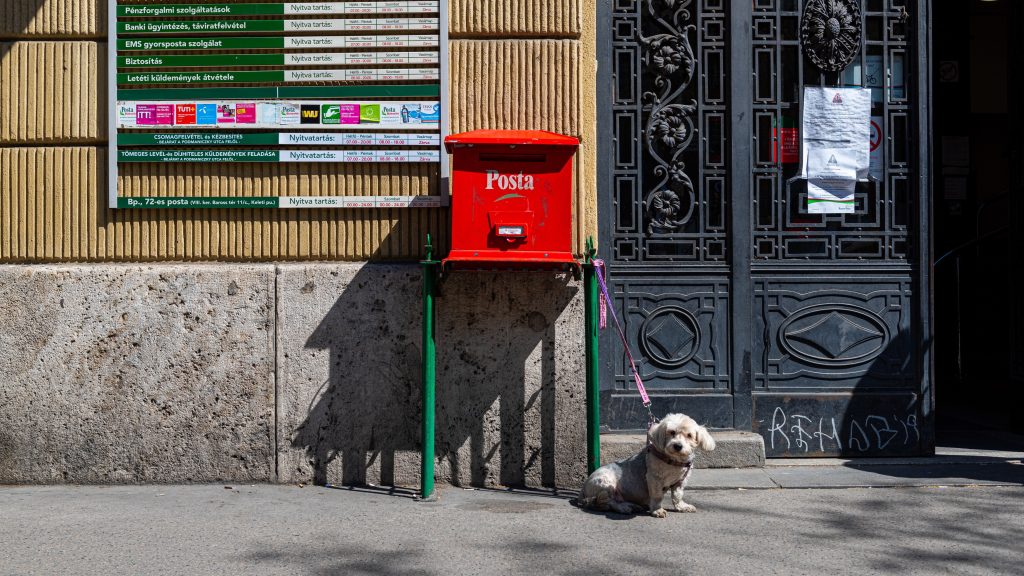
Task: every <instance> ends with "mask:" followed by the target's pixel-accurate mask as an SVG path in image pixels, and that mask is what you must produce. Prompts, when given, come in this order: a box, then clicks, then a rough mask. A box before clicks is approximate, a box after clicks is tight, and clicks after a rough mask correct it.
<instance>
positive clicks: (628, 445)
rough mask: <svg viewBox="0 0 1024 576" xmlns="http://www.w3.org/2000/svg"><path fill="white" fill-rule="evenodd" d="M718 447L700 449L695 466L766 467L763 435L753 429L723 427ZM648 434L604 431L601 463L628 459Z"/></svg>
mask: <svg viewBox="0 0 1024 576" xmlns="http://www.w3.org/2000/svg"><path fill="white" fill-rule="evenodd" d="M711 435H712V436H714V438H715V449H714V450H712V451H711V452H704V451H698V452H697V454H696V455H695V457H694V463H693V465H694V467H695V468H760V467H763V466H764V438H762V437H761V435H760V434H755V433H753V432H741V431H738V430H724V431H721V432H712V434H711ZM646 443H647V437H646V436H644V435H643V434H602V435H601V463H602V464H607V463H609V462H615V461H617V460H622V459H623V458H628V457H630V456H632V455H634V454H636V453H637V452H639V451H640V450H642V449H643V448H644V446H645V445H646Z"/></svg>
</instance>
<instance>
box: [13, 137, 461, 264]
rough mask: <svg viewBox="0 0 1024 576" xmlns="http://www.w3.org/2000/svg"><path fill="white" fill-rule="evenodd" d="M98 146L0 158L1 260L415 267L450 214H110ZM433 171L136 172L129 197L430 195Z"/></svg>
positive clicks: (172, 168)
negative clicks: (403, 263) (397, 263)
mask: <svg viewBox="0 0 1024 576" xmlns="http://www.w3.org/2000/svg"><path fill="white" fill-rule="evenodd" d="M105 162H106V149H105V148H94V147H22V148H2V149H0V261H4V262H32V261H34V262H41V261H154V260H193V261H195V260H326V259H331V260H366V259H402V260H408V259H415V258H419V257H421V255H422V252H423V244H424V240H425V235H426V234H427V233H428V232H429V233H431V234H432V235H433V237H434V238H436V239H441V241H442V244H441V246H440V249H442V250H446V249H447V246H446V245H445V244H444V240H445V236H444V235H442V234H440V231H441V230H443V229H446V228H447V226H448V224H447V211H446V210H437V209H421V208H416V209H408V208H402V209H399V208H395V209H372V210H370V209H367V210H362V209H360V210H329V209H323V210H108V209H107V208H106V178H105V174H104V173H105V167H106V164H105ZM436 180H437V169H436V167H431V166H429V165H426V164H403V165H391V164H366V165H357V166H353V167H350V168H347V169H346V171H345V173H344V174H336V173H333V171H332V170H331V168H330V166H328V165H302V164H246V165H243V164H223V165H206V164H175V165H163V164H136V165H125V166H123V167H122V175H121V181H120V185H121V186H122V188H125V187H130V188H131V189H132V191H133V192H132V193H134V194H140V195H141V194H153V195H166V196H175V195H188V194H192V193H195V190H196V188H197V187H199V186H201V187H202V189H203V190H205V192H206V194H208V195H218V196H243V195H257V196H260V195H264V196H270V195H278V194H285V193H287V194H292V195H339V196H340V195H353V196H363V195H384V194H407V195H427V194H430V193H431V191H432V190H433V189H434V187H435V186H436Z"/></svg>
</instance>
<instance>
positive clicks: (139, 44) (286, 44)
mask: <svg viewBox="0 0 1024 576" xmlns="http://www.w3.org/2000/svg"><path fill="white" fill-rule="evenodd" d="M437 45H438V37H437V35H436V34H385V35H376V34H374V35H360V36H238V37H224V38H216V37H205V38H131V39H127V40H125V39H122V40H118V41H117V49H118V51H127V52H131V51H150V50H237V49H243V48H245V49H250V48H251V49H273V48H332V49H333V48H429V47H436V46H437Z"/></svg>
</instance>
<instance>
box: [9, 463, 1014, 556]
mask: <svg viewBox="0 0 1024 576" xmlns="http://www.w3.org/2000/svg"><path fill="white" fill-rule="evenodd" d="M996 466H999V467H1004V466H1016V468H1013V469H1012V471H1016V470H1017V469H1019V468H1020V469H1024V467H1022V466H1019V465H1011V464H1004V465H996ZM928 468H930V467H919V472H922V471H925V472H926V471H927V469H928ZM994 470H995V469H986V470H981V469H980V467H978V466H976V467H974V468H972V469H971V470H961V471H959V472H960V473H959V475H958V474H953V473H952V471H949V470H945V471H942V472H941V473H940V472H939V471H938V470H936V471H934V472H933V473H923V474H919V476H921V477H923V476H928V478H926V479H922V478H920V477H918V478H914V479H913V480H914V481H921V482H933V481H937V480H941V479H945V478H956V477H963V480H964V481H965V482H966V481H969V482H971V483H973V484H975V485H973V486H970V487H938V486H934V485H933V486H931V487H921V488H851V489H827V490H825V489H818V488H810V489H805V490H786V489H778V488H771V487H769V486H764V487H766V488H768V489H764V490H749V489H747V490H735V489H734V490H728V489H724V488H727V487H728V486H727V485H728V484H730V481H729V478H728V476H729V474H730V473H733V472H736V473H741V472H742V473H745V472H747V471H729V470H697V471H695V473H694V476H695V477H696V483H697V484H699V485H702V486H706V487H709V488H718V489H694V490H690V491H688V495H687V501H688V502H690V503H692V504H694V505H695V506H697V508H698V509H699V510H698V512H697V513H695V514H670V515H669V517H668V518H667V519H664V520H661V519H656V518H652V517H649V516H646V515H643V516H624V515H616V514H601V513H592V512H586V511H581V510H579V509H577V508H575V507H574V506H573V505H572V504H571V503H570V500H569V496H570V495H566V494H557V493H539V492H522V491H499V490H465V489H460V488H452V487H447V488H444V489H442V490H441V491H440V493H439V499H438V501H436V502H429V503H423V502H417V501H415V500H414V498H413V496H414V494H413V492H411V491H404V490H387V489H374V488H358V489H357V488H326V487H305V488H300V487H297V486H280V485H277V486H274V485H255V486H249V485H233V486H221V485H217V486H209V485H206V486H154V485H150V486H112V487H84V486H40V487H32V486H8V487H0V516H2V521H0V549H2V550H3V552H2V554H0V574H4V575H7V574H18V575H20V574H76V575H93V574H95V575H104V576H106V575H110V574H173V575H175V576H182V575H193V574H268V575H329V574H330V575H333V574H345V575H364V574H365V575H435V574H436V575H438V576H451V575H453V574H487V575H494V574H545V575H547V574H566V575H588V576H590V575H596V574H662V575H665V574H673V575H674V574H730V575H735V574H786V575H787V576H792V575H797V574H830V575H835V574H887V575H888V574H894V573H899V574H928V575H935V574H958V575H959V574H1020V572H1021V553H1020V550H1021V548H1020V546H1021V542H1024V488H1022V487H1020V486H1011V487H1007V486H990V485H982V484H987V483H991V482H993V481H999V482H1004V480H993V478H992V477H993V476H999V477H1002V476H1001V475H1002V474H1004V473H1005V472H1007V471H1005V470H1004V471H996V472H995V473H993V471H994ZM759 472H762V473H763V474H764V477H765V478H768V479H769V480H771V482H772V483H774V484H783V485H787V486H804V485H812V484H815V483H819V484H820V483H824V482H823V481H821V480H818V481H814V480H812V479H810V476H811V475H812V473H813V475H818V476H819V477H826V478H827V477H832V478H833V479H838V478H840V477H843V476H844V475H846V474H848V473H849V472H848V471H846V470H841V469H839V468H837V467H814V468H812V467H786V468H781V467H778V468H769V469H765V470H764V471H759ZM858 472H862V473H863V472H864V471H858ZM893 472H894V470H886V471H879V470H878V469H874V470H871V471H868V472H867V473H869V474H875V475H883V476H884V475H886V474H892V473H893ZM801 474H805V475H804V476H801ZM982 476H984V477H982ZM892 477H896V476H892ZM786 478H789V479H788V480H787V479H786ZM904 480H906V478H904ZM1021 480H1022V477H1021V476H1016V477H1014V479H1013V481H1012V482H1011V481H1009V480H1005V482H1006V483H1008V484H1009V483H1013V484H1021ZM855 481H860V480H859V479H855ZM747 483H748V484H749V485H750V486H751V487H755V486H754V484H755V483H754V482H747ZM936 483H937V484H942V483H945V480H942V481H941V482H936ZM733 484H740V482H734V483H733ZM833 484H836V482H833ZM876 485H877V484H876ZM757 487H760V486H757ZM695 488H696V487H695Z"/></svg>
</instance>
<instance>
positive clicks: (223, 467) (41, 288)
mask: <svg viewBox="0 0 1024 576" xmlns="http://www.w3.org/2000/svg"><path fill="white" fill-rule="evenodd" d="M273 289H274V276H273V268H272V267H270V266H196V265H189V266H169V265H163V266H91V265H86V266H0V318H2V319H3V320H2V322H3V323H2V327H0V483H59V482H71V483H125V482H209V481H217V480H233V481H271V480H273V479H274V449H273V442H272V436H273V423H274V419H273V417H274V410H273V398H274V388H273V347H274V342H273V334H274V329H273V328H274V327H273V323H274V294H273V292H274V290H273Z"/></svg>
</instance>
